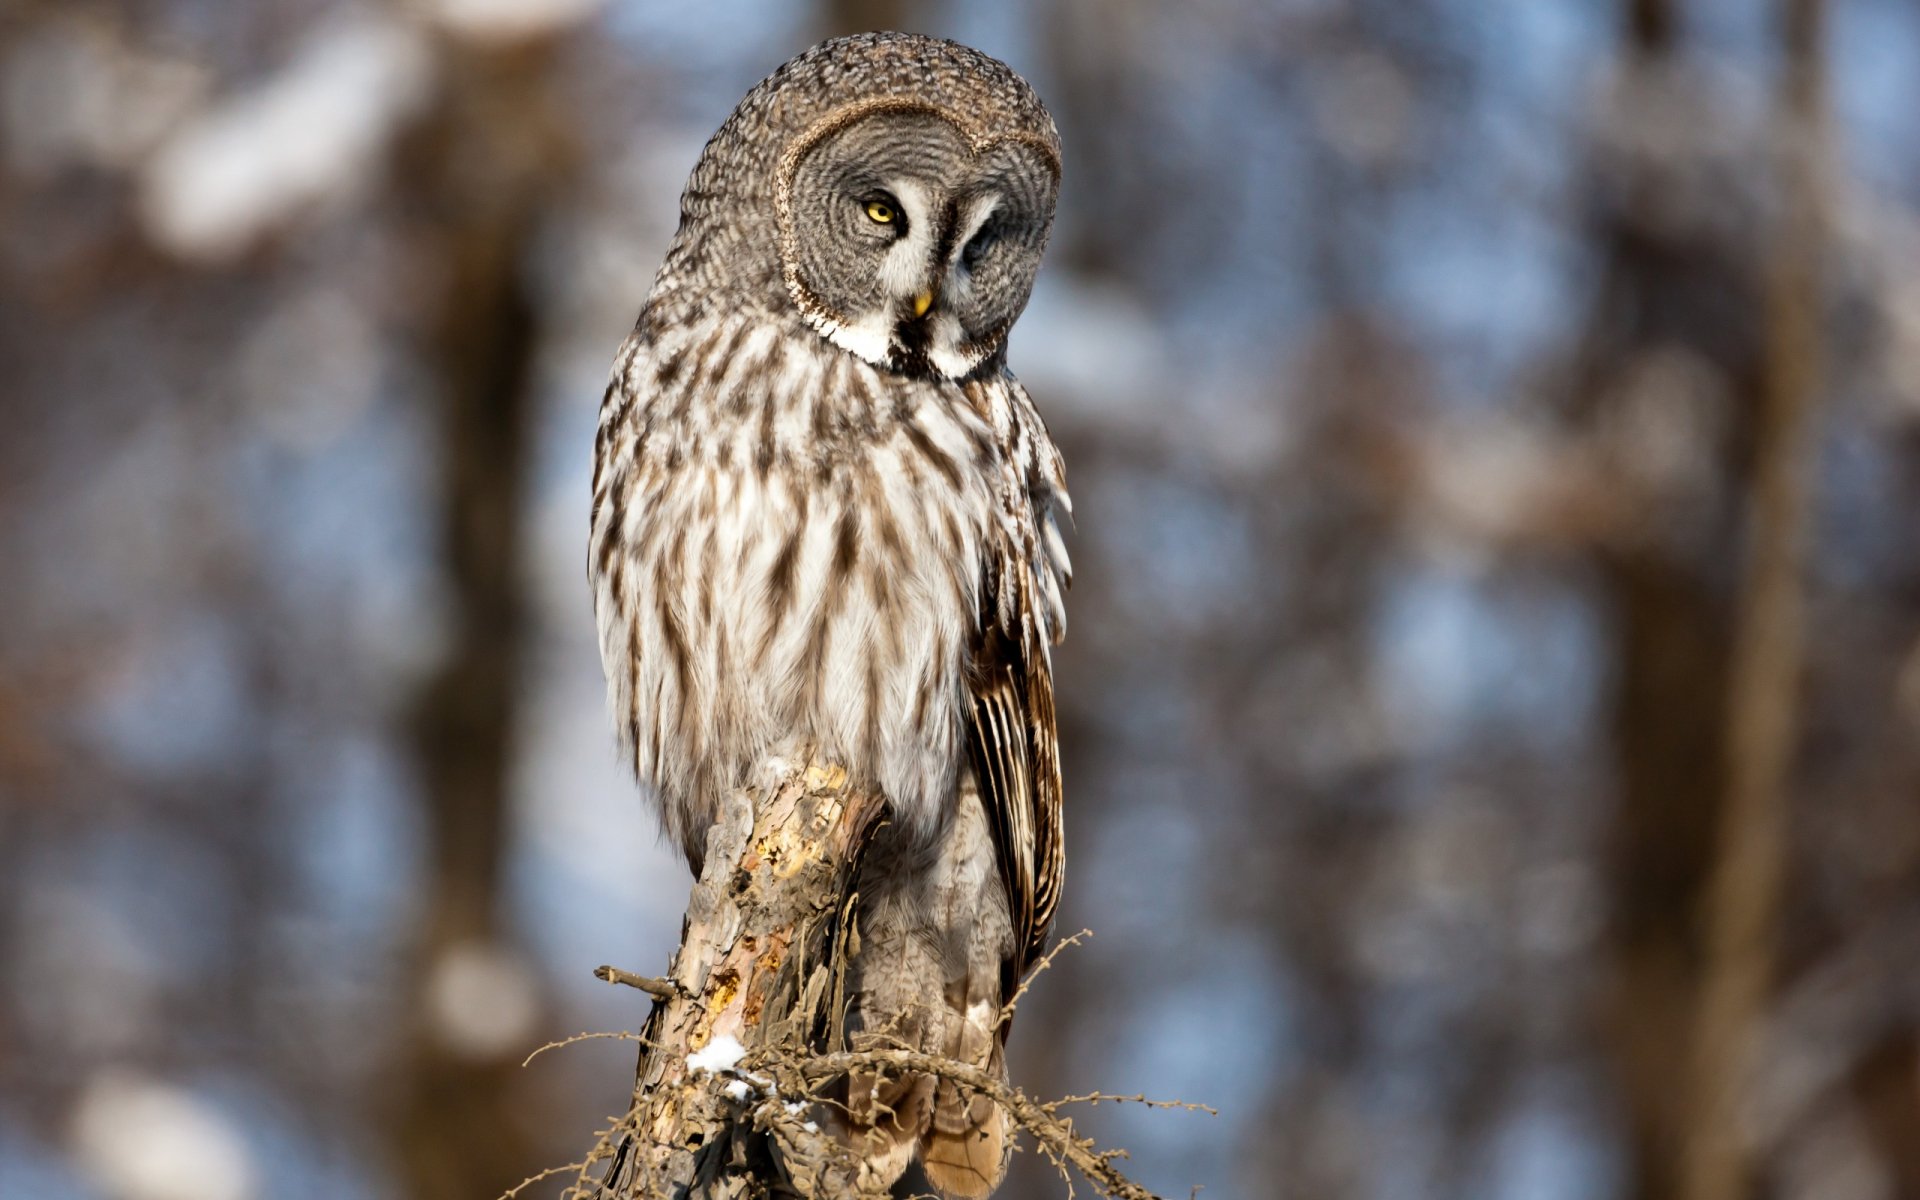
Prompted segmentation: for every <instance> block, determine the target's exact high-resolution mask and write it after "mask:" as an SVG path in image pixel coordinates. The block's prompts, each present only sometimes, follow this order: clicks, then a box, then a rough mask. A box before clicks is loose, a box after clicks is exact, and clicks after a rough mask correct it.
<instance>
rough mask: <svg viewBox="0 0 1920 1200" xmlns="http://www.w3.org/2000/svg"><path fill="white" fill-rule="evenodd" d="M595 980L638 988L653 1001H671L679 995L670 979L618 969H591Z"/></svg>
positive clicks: (609, 967)
mask: <svg viewBox="0 0 1920 1200" xmlns="http://www.w3.org/2000/svg"><path fill="white" fill-rule="evenodd" d="M593 977H594V978H595V979H599V980H604V981H605V982H607V983H624V984H626V985H627V986H628V987H630V988H639V989H640V990H641V991H643V992H645V993H646V994H647V995H649V996H652V997H653V998H654V999H655V1000H671V999H673V998H674V997H675V996H677V995H679V994H680V989H678V988H676V987H674V986H673V981H672V980H671V979H655V978H654V977H653V976H651V975H635V974H634V973H633V972H632V971H622V970H621V969H620V968H619V967H611V966H599V967H595V968H594V969H593Z"/></svg>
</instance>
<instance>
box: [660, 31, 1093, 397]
mask: <svg viewBox="0 0 1920 1200" xmlns="http://www.w3.org/2000/svg"><path fill="white" fill-rule="evenodd" d="M1059 186H1060V152H1059V135H1058V133H1057V132H1056V131H1055V129H1054V124H1053V120H1052V118H1051V117H1050V116H1049V115H1048V114H1047V111H1046V108H1045V106H1044V105H1042V104H1041V103H1040V100H1039V98H1038V97H1037V96H1036V95H1034V93H1033V89H1032V88H1030V87H1029V86H1028V85H1027V84H1026V82H1025V81H1024V80H1022V79H1021V78H1020V77H1019V76H1018V75H1016V74H1014V72H1013V71H1012V70H1011V69H1009V68H1008V67H1007V66H1006V65H1005V64H1004V63H1001V62H999V61H997V60H995V59H992V58H989V57H987V56H986V55H984V54H981V53H979V52H978V51H975V50H971V49H968V48H967V47H965V46H961V45H958V44H956V43H953V42H947V41H942V40H939V39H936V38H928V37H920V36H917V35H909V34H865V35H861V36H857V37H851V38H840V39H836V40H834V41H830V42H826V43H823V44H821V45H819V46H816V47H815V48H813V49H812V50H809V51H807V52H806V53H805V54H802V55H800V56H799V57H798V58H795V59H793V60H792V61H790V62H788V63H787V64H786V65H784V66H782V67H781V68H780V69H779V70H777V71H775V72H774V73H773V74H772V75H770V76H768V78H767V79H766V80H765V81H763V82H762V83H761V84H760V85H759V86H758V87H756V88H755V89H754V90H753V91H752V92H750V93H749V94H748V95H747V97H746V99H745V100H743V101H741V103H740V107H739V108H738V109H736V110H735V112H734V114H733V116H732V117H731V118H729V120H728V122H727V123H726V125H724V126H722V127H721V130H720V132H719V133H717V134H715V135H714V138H713V140H712V141H711V142H709V143H708V146H707V149H706V151H705V153H704V154H703V155H702V158H701V163H700V166H698V167H696V168H695V171H694V175H693V178H692V179H691V180H690V181H689V183H688V187H687V193H686V195H684V196H683V197H682V203H681V211H682V223H681V230H680V234H679V237H678V238H677V239H676V247H675V249H676V251H679V252H681V253H682V255H683V257H684V258H685V259H686V260H687V261H688V262H689V263H705V264H707V266H708V268H709V273H720V274H724V275H725V278H724V279H719V280H714V281H713V282H714V283H716V284H720V285H722V286H723V287H724V288H728V289H734V290H738V291H744V292H746V293H748V295H746V296H743V297H741V298H742V299H743V300H758V301H766V300H768V299H773V300H774V302H775V304H776V305H780V306H790V309H791V310H792V311H797V313H798V314H799V315H800V316H801V317H802V318H804V320H805V322H806V323H807V324H808V325H809V326H811V327H812V328H813V329H814V330H815V331H816V332H817V333H818V334H819V335H820V336H822V337H825V338H826V339H827V340H828V341H830V342H832V343H833V344H834V345H836V346H838V347H840V348H841V349H843V350H845V351H847V352H848V353H850V354H854V355H857V356H859V357H860V358H862V359H864V360H866V361H867V362H869V363H871V364H873V365H874V366H876V367H880V368H883V369H886V370H892V371H900V372H905V373H909V374H915V375H923V376H939V377H945V378H949V379H963V378H966V377H967V376H969V375H972V374H974V373H975V372H976V371H979V370H981V369H982V368H983V367H986V366H988V365H989V364H992V363H996V362H998V361H999V359H1000V356H1001V353H1002V351H1003V350H1004V348H1005V344H1006V337H1007V332H1008V330H1009V329H1010V328H1012V326H1013V322H1014V319H1015V318H1016V317H1018V316H1019V315H1020V312H1021V310H1022V309H1023V308H1025V307H1026V303H1027V298H1028V296H1029V295H1030V294H1031V292H1032V290H1033V281H1034V275H1035V273H1036V272H1037V271H1038V270H1039V266H1040V257H1041V254H1042V252H1043V251H1044V250H1045V248H1046V242H1047V234H1048V232H1049V230H1050V229H1051V227H1052V224H1053V209H1054V200H1055V197H1056V196H1057V195H1058V192H1059ZM722 246H724V247H725V248H726V249H725V251H724V253H722V252H721V250H720V247H722ZM673 257H674V252H673V251H670V252H669V267H671V266H672V262H673ZM775 288H777V289H778V290H777V293H774V292H773V291H772V289H775Z"/></svg>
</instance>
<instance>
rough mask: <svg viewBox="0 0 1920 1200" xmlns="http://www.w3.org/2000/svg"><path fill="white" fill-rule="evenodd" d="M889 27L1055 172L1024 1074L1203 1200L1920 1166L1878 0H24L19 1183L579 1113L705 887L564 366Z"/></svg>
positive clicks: (1150, 1168) (1033, 1181) (172, 1178)
mask: <svg viewBox="0 0 1920 1200" xmlns="http://www.w3.org/2000/svg"><path fill="white" fill-rule="evenodd" d="M885 27H899V28H910V29H917V30H923V31H927V32H934V33H940V34H945V35H949V36H953V37H956V38H959V39H961V40H963V41H967V42H969V43H972V44H974V45H977V46H979V47H981V48H982V49H985V50H986V51H988V52H990V53H992V54H994V55H997V56H999V57H1001V58H1004V59H1005V60H1007V61H1008V62H1010V63H1011V64H1012V65H1013V66H1014V67H1015V68H1017V69H1018V70H1020V71H1021V72H1023V73H1024V74H1025V75H1026V76H1027V77H1028V78H1030V79H1031V80H1033V81H1034V82H1035V84H1036V85H1037V86H1038V88H1039V90H1040V92H1041V93H1042V95H1043V96H1045V97H1046V98H1047V100H1048V101H1049V103H1050V104H1051V106H1052V108H1053V111H1054V112H1055V114H1056V115H1057V118H1058V121H1059V124H1060V127H1061V130H1062V133H1063V136H1064V139H1065V144H1066V147H1067V182H1066V190H1065V194H1064V198H1063V205H1064V207H1063V209H1062V212H1061V215H1060V220H1059V224H1058V227H1057V232H1056V236H1055V240H1054V243H1053V248H1052V250H1051V252H1050V255H1049V266H1048V268H1047V269H1046V271H1045V272H1044V273H1043V277H1042V279H1041V282H1040V286H1039V290H1038V293H1037V294H1036V296H1035V298H1034V301H1033V305H1032V308H1031V309H1030V310H1029V312H1028V314H1027V316H1026V317H1025V318H1024V319H1023V321H1022V323H1021V324H1020V326H1019V327H1018V329H1017V330H1016V331H1015V333H1014V337H1013V348H1012V352H1011V358H1012V362H1013V365H1014V366H1015V368H1016V370H1017V371H1018V372H1019V373H1020V374H1021V375H1022V377H1023V378H1024V379H1025V380H1026V381H1027V383H1028V384H1029V386H1030V387H1031V389H1032V391H1033V393H1034V395H1035V396H1036V397H1037V398H1038V400H1039V403H1040V404H1041V407H1042V409H1043V411H1044V412H1045V414H1046V415H1047V418H1048V420H1049V422H1050V423H1051V426H1052V428H1053V430H1054V433H1055V436H1056V437H1057V438H1058V439H1059V441H1060V442H1061V443H1062V444H1063V446H1064V448H1065V450H1066V452H1067V456H1068V463H1069V471H1070V478H1071V482H1072V485H1073V491H1074V496H1075V500H1076V511H1077V513H1078V514H1079V522H1080V524H1079V529H1078V531H1077V533H1076V534H1075V536H1074V537H1073V539H1072V545H1073V550H1074V554H1075V558H1076V560H1077V563H1078V566H1079V574H1078V578H1077V586H1076V589H1075V592H1074V595H1073V599H1072V635H1071V637H1070V638H1069V641H1068V644H1067V646H1066V647H1065V648H1064V650H1063V651H1062V652H1061V654H1060V655H1059V657H1058V659H1057V665H1058V673H1059V676H1060V679H1061V681H1062V688H1063V693H1062V706H1063V707H1062V720H1063V723H1064V729H1063V734H1064V740H1065V744H1066V749H1067V764H1066V765H1067V781H1068V795H1069V807H1070V825H1069V828H1070V830H1071V833H1070V844H1071V847H1072V854H1071V868H1070V871H1069V885H1068V891H1067V897H1066V905H1065V915H1064V916H1063V918H1062V922H1061V932H1063V933H1064V932H1070V931H1072V930H1075V929H1078V928H1080V927H1082V926H1088V927H1091V928H1092V929H1093V930H1094V931H1095V935H1096V936H1095V937H1094V938H1093V939H1092V941H1091V942H1090V943H1089V944H1087V945H1085V946H1083V947H1078V948H1075V949H1072V950H1069V951H1068V952H1067V953H1066V954H1065V955H1064V956H1063V957H1062V958H1061V959H1060V961H1059V964H1058V966H1057V967H1056V968H1055V969H1054V970H1053V971H1052V972H1051V973H1050V974H1048V975H1047V976H1045V977H1044V978H1043V980H1042V981H1041V983H1040V984H1039V985H1038V986H1037V987H1036V989H1035V990H1034V992H1033V994H1032V996H1031V998H1030V1000H1029V1001H1028V1002H1027V1004H1026V1005H1025V1007H1024V1008H1023V1010H1022V1013H1023V1015H1022V1018H1021V1020H1020V1022H1019V1028H1018V1029H1017V1031H1016V1036H1015V1038H1014V1047H1013V1050H1014V1053H1013V1073H1014V1077H1015V1079H1016V1080H1017V1081H1019V1082H1021V1083H1022V1084H1024V1085H1025V1086H1027V1087H1028V1088H1029V1089H1031V1090H1033V1091H1035V1092H1039V1093H1047V1094H1062V1093H1067V1092H1082V1091H1087V1090H1090V1089H1095V1088H1100V1089H1105V1090H1108V1091H1119V1092H1135V1091H1143V1090H1144V1091H1145V1092H1146V1093H1148V1094H1149V1095H1157V1096H1163V1097H1179V1098H1182V1099H1186V1100H1191V1101H1202V1102H1206V1103H1210V1104H1212V1105H1215V1106H1216V1107H1218V1109H1219V1110H1220V1114H1219V1116H1217V1117H1208V1116H1206V1115H1204V1114H1191V1113H1183V1112H1158V1111H1145V1110H1116V1109H1114V1108H1112V1107H1111V1106H1104V1105H1103V1106H1101V1107H1099V1108H1097V1109H1094V1110H1091V1111H1089V1112H1088V1113H1087V1114H1086V1117H1085V1119H1084V1121H1085V1125H1084V1127H1085V1128H1086V1129H1088V1130H1089V1131H1091V1132H1095V1133H1097V1134H1098V1135H1099V1136H1100V1137H1101V1138H1103V1139H1105V1140H1106V1141H1108V1142H1118V1143H1120V1144H1123V1145H1125V1146H1127V1147H1129V1148H1130V1149H1131V1151H1132V1155H1133V1161H1132V1170H1133V1171H1134V1173H1135V1174H1136V1175H1137V1176H1138V1177H1139V1178H1140V1179H1141V1180H1142V1181H1143V1182H1145V1183H1146V1184H1148V1185H1150V1186H1152V1187H1153V1188H1155V1189H1156V1190H1158V1191H1161V1192H1163V1193H1166V1194H1170V1195H1176V1196H1186V1195H1188V1194H1189V1189H1190V1188H1191V1187H1193V1186H1195V1185H1198V1186H1201V1187H1203V1188H1204V1191H1202V1192H1201V1193H1200V1194H1201V1195H1202V1196H1204V1197H1215V1198H1221V1200H1231V1198H1237V1197H1245V1198H1249V1200H1262V1198H1266V1197H1283V1198H1295V1197H1300V1198H1313V1200H1321V1198H1327V1200H1340V1198H1346V1197H1353V1198H1382V1200H1386V1198H1402V1197H1406V1198H1413V1197H1475V1198H1481V1197H1490V1198H1495V1200H1509V1198H1511V1200H1523V1198H1524V1200H1610V1198H1620V1200H1667V1198H1670V1197H1671V1198H1675V1200H1708V1198H1709V1197H1714V1198H1728V1197H1733V1196H1756V1197H1758V1196H1766V1197H1779V1198H1783V1200H1784V1198H1793V1200H1800V1198H1805V1200H1815V1198H1817V1200H1892V1198H1897V1197H1920V135H1917V134H1916V129H1917V128H1920V125H1917V122H1916V114H1920V8H1916V6H1915V5H1913V4H1911V3H1910V2H1908V0H1827V2H1825V3H1822V2H1821V0H1785V2H1783V3H1768V4H1752V5H1732V4H1722V3H1717V2H1714V0H1582V2H1574V3H1563V4H1540V3H1532V2H1529V0H1496V2H1493V3H1468V2H1464V0H1454V2H1443V0H1348V2H1344V3H1343V2H1336V0H1286V2H1281V3H1257V2H1255V0H1190V2H1187V3H1180V4H1173V3H1162V4H1153V3H1147V2H1146V0H1044V2H1041V3H1032V4H1027V3H1019V2H1018V0H966V3H964V4H963V3H961V2H960V0H896V2H891V3H889V2H882V0H835V2H822V3H774V2H772V0H706V2H703V3H700V4H691V5H681V4H670V3H653V2H643V0H517V2H516V0H420V2H418V3H414V4H410V5H400V4H382V3H377V2H376V0H250V2H248V3H245V4H231V3H219V2H216V0H38V2H34V0H9V2H8V3H6V4H5V5H4V7H0V613H3V614H4V617H3V618H0V1197H5V1198H6V1200H83V1198H84V1200H96V1198H97V1200H254V1198H262V1200H264V1198H266V1197H269V1196H270V1197H274V1198H276V1200H298V1198H305V1197H314V1198H326V1200H332V1198H338V1197H346V1198H358V1197H371V1198H391V1200H416V1198H417V1200H485V1198H487V1197H492V1196H494V1195H496V1194H497V1193H498V1192H499V1191H500V1190H501V1189H503V1188H505V1187H507V1186H509V1185H511V1184H513V1183H515V1182H517V1181H518V1180H520V1179H521V1178H523V1177H524V1176H526V1175H529V1174H531V1173H533V1172H534V1171H537V1170H539V1169H540V1168H542V1167H545V1166H550V1165H554V1164H558V1163H563V1162H566V1161H568V1160H570V1159H573V1158H575V1157H577V1156H578V1155H579V1154H581V1153H582V1152H584V1150H585V1149H586V1148H587V1147H588V1146H589V1145H591V1143H592V1137H593V1132H594V1130H596V1129H597V1128H599V1127H600V1125H601V1124H602V1123H603V1122H604V1121H605V1119H606V1118H607V1117H608V1116H609V1115H610V1114H612V1113H614V1112H616V1111H618V1110H621V1109H623V1108H624V1105H625V1100H626V1096H627V1091H628V1088H629V1086H630V1082H631V1070H632V1063H633V1047H632V1045H631V1044H628V1043H621V1042H611V1041H596V1042H587V1043H584V1044H581V1045H577V1046H573V1047H569V1048H567V1049H564V1050H560V1051H556V1052H553V1053H550V1054H547V1055H544V1056H542V1057H541V1058H539V1059H537V1060H536V1061H535V1062H534V1063H533V1064H532V1065H531V1066H528V1067H525V1068H523V1067H522V1066H521V1060H522V1058H523V1057H524V1056H525V1055H526V1054H527V1053H528V1051H530V1050H531V1049H533V1048H534V1047H535V1046H537V1045H539V1044H540V1043H542V1042H546V1041H548V1040H550V1039H553V1038H557V1037H563V1036H566V1035H570V1034H573V1033H576V1032H580V1031H585V1030H618V1029H631V1028H633V1027H634V1026H635V1024H636V1023H637V1021H638V1020H639V1019H640V1016H641V1014H642V1012H643V1008H642V1005H641V1000H642V998H641V997H640V996H639V995H638V994H637V993H634V992H631V991H628V990H625V989H617V988H610V987H608V986H606V985H604V984H600V983H597V982H596V981H594V980H593V979H592V978H591V977H590V974H589V972H590V971H591V970H592V968H593V967H594V966H596V965H598V964H600V963H614V964H618V965H620V966H623V967H626V968H629V969H634V970H640V971H647V972H654V971H658V970H660V969H662V968H663V967H664V965H665V963H666V960H667V956H668V954H669V952H670V951H671V949H672V948H673V946H674V944H675V942H676V940H677V934H678V928H679V919H680V913H681V909H682V906H683V904H684V901H685V898H686V893H687V887H688V884H689V880H688V878H687V876H686V872H685V868H684V866H683V865H682V864H681V863H680V862H679V861H678V860H677V857H676V856H675V855H673V854H671V853H669V852H667V851H666V850H665V849H664V848H663V847H661V846H660V845H659V843H658V841H657V840H656V837H655V834H654V830H653V826H652V823H651V821H650V820H649V819H648V818H647V817H646V816H645V815H644V814H643V810H642V807H641V803H640V801H639V799H638V798H637V796H636V794H635V791H634V788H633V787H632V785H631V784H630V783H629V782H628V781H627V780H625V779H623V778H622V777H621V775H620V773H619V771H618V769H617V768H616V764H615V759H614V754H613V750H612V745H611V737H610V734H609V730H608V722H607V719H606V717H605V716H604V714H603V710H602V703H603V701H602V693H601V687H600V670H599V664H598V661H597V656H596V653H595V649H594V642H593V635H592V625H591V615H590V603H589V598H588V592H587V588H586V584H585V577H584V575H585V572H584V563H585V539H586V528H587V502H588V484H587V478H588V467H589V456H590V447H591V444H592V430H593V427H594V420H595V406H596V404H597V401H598V398H599V396H600V392H601V387H602V384H603V382H604V379H605V373H606V370H607V367H608V364H609V363H610V362H611V359H612V355H613V351H614V348H615V346H616V345H617V343H618V342H619V340H620V338H621V337H622V336H623V335H624V333H625V331H626V329H627V328H628V326H629V325H630V323H631V321H632V319H633V317H634V315H635V313H636V312H637V311H638V309H639V306H640V303H641V301H642V299H643V298H644V295H645V292H646V290H647V287H648V284H649V282H650V279H651V276H652V273H653V270H654V268H655V267H656V265H657V263H658V261H659V258H660V255H661V252H662V250H663V248H664V245H665V242H666V239H667V238H668V236H669V235H670V233H671V231H672V226H673V221H674V219H675V216H676V198H677V195H678V192H679V189H680V187H681V185H682V183H683V182H684V180H685V177H686V173H687V171H688V170H689V169H690V167H691V165H692V163H693V161H694V159H695V157H696V155H697V154H698V152H699V148H700V146H701V144H702V142H703V141H704V140H705V138H706V136H707V135H708V134H709V133H710V132H711V131H712V130H713V129H714V128H715V127H716V126H717V125H718V124H719V123H720V121H721V120H722V119H723V118H724V117H725V116H726V114H727V113H728V111H729V110H730V109H731V107H732V106H733V104H734V103H735V101H736V100H737V99H738V98H739V97H740V95H741V94H742V93H743V92H745V90H746V89H747V88H748V87H749V86H751V85H752V84H753V83H754V82H755V81H756V80H758V79H759V78H760V77H761V76H762V75H764V74H765V73H766V72H767V71H769V70H770V69H772V68H773V67H774V66H775V65H777V64H778V63H779V62H781V61H782V60H784V59H786V58H787V57H789V56H790V55H792V54H794V53H796V52H797V51H799V50H800V49H802V48H804V47H805V46H807V45H809V44H811V43H812V42H814V41H816V40H817V39H819V38H821V37H823V36H826V35H828V34H830V33H836V32H845V31H850V30H855V29H864V28H885ZM1026 1157H1027V1159H1028V1160H1030V1159H1031V1157H1032V1156H1030V1155H1029V1156H1026ZM1716 1164H1718V1165H1716ZM1729 1164H1731V1165H1730V1166H1729ZM1729 1181H1731V1183H1729ZM558 1190H559V1189H558V1185H557V1184H550V1185H541V1189H537V1190H535V1191H534V1192H533V1193H532V1194H536V1195H553V1194H555V1193H557V1191H558ZM1003 1194H1004V1195H1006V1196H1009V1197H1020V1198H1043V1197H1060V1196H1063V1195H1065V1194H1066V1192H1065V1188H1064V1187H1063V1185H1062V1184H1061V1183H1060V1182H1059V1180H1058V1179H1057V1178H1054V1177H1052V1176H1050V1175H1049V1174H1048V1172H1046V1171H1045V1170H1044V1169H1038V1165H1037V1164H1035V1163H1033V1162H1031V1161H1023V1162H1022V1163H1021V1164H1019V1168H1018V1173H1017V1174H1016V1176H1015V1178H1014V1180H1013V1181H1012V1182H1011V1183H1010V1184H1009V1185H1008V1187H1007V1189H1006V1190H1005V1192H1004V1193H1003Z"/></svg>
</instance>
